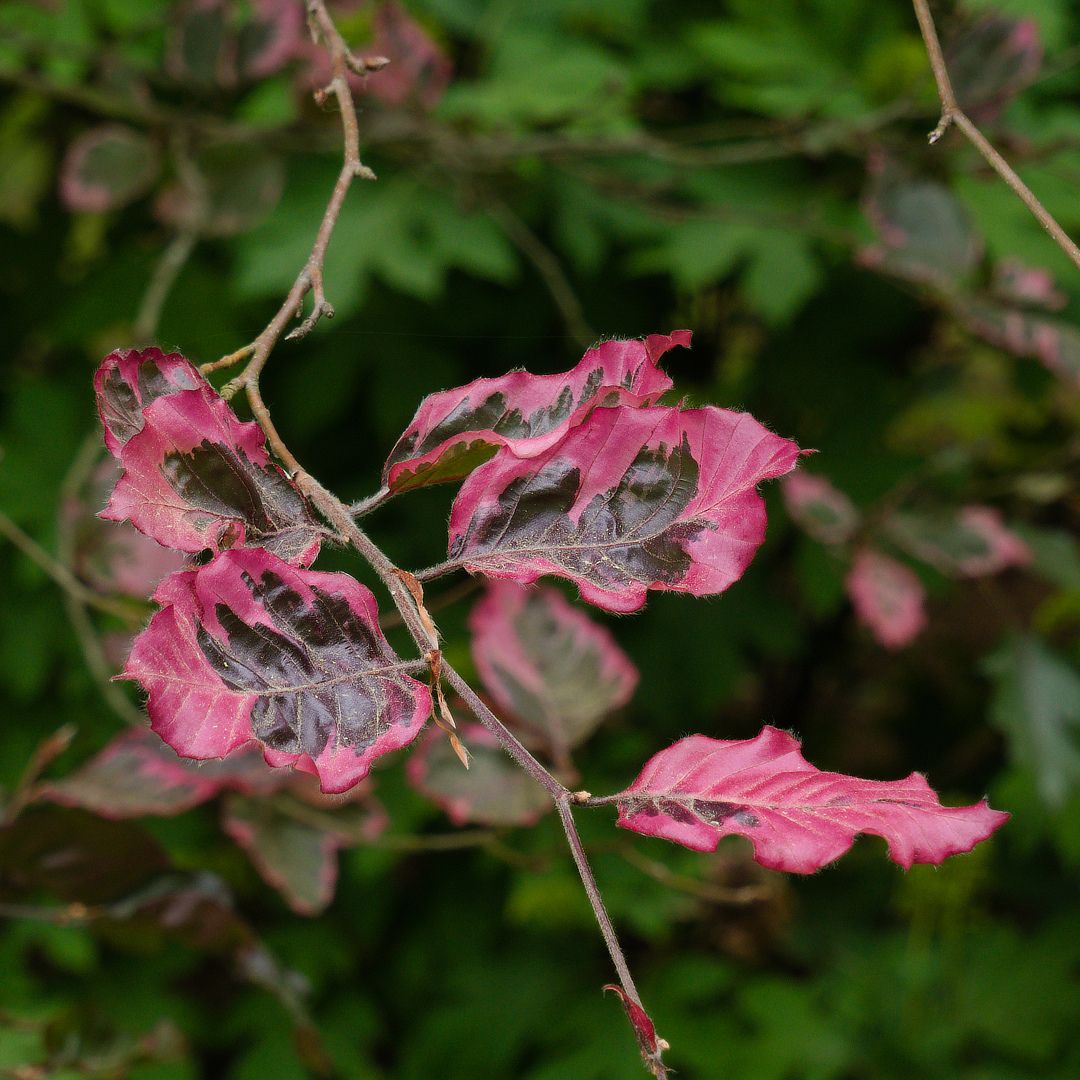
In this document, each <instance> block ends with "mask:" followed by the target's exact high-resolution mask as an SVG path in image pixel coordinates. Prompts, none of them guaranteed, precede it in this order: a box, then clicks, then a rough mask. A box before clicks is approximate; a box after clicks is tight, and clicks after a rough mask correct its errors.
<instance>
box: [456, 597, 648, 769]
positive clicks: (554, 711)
mask: <svg viewBox="0 0 1080 1080" xmlns="http://www.w3.org/2000/svg"><path fill="white" fill-rule="evenodd" d="M469 629H470V630H471V631H472V635H473V636H472V654H473V661H474V662H475V664H476V670H477V671H478V672H479V673H480V678H481V679H483V681H484V686H485V687H486V688H487V690H488V692H489V693H490V694H491V696H492V698H493V700H494V702H495V704H496V705H497V706H498V710H499V711H501V712H502V713H504V714H509V718H512V720H513V721H514V723H515V727H518V728H522V729H524V731H523V734H525V735H526V736H527V737H528V738H529V741H530V742H531V743H533V744H539V745H541V746H543V747H544V748H545V749H546V750H547V751H548V753H549V755H550V756H551V758H552V759H553V760H554V761H556V762H565V760H566V759H567V756H568V754H569V751H570V750H572V749H573V748H574V747H575V746H577V745H578V744H579V743H581V742H583V741H584V740H585V739H587V738H588V737H589V735H591V734H592V732H593V731H594V730H595V728H596V726H597V725H598V724H599V723H600V721H601V720H603V719H604V717H605V716H607V714H608V713H610V712H612V711H613V710H614V709H618V708H620V707H621V706H623V705H625V704H626V703H627V702H628V701H629V700H630V697H631V696H632V695H633V693H634V688H635V687H636V686H637V681H638V672H637V668H635V667H634V665H633V664H632V663H631V662H630V659H629V658H628V657H627V655H626V654H625V653H624V652H623V651H622V650H621V649H620V648H619V646H618V644H616V642H615V639H614V637H613V636H612V635H611V633H610V632H609V631H608V630H607V628H606V627H603V626H601V625H600V624H599V623H597V622H594V621H593V620H592V619H591V618H589V616H588V615H586V614H585V612H584V611H581V610H579V609H578V608H575V607H574V606H573V605H571V604H569V603H567V601H566V600H565V599H564V598H563V596H562V594H561V593H560V592H558V591H557V590H555V589H551V588H546V587H541V588H528V587H525V586H522V585H517V584H515V583H513V582H510V581H495V582H491V583H490V584H489V585H488V588H487V593H486V594H485V596H484V597H483V598H482V599H481V600H480V602H479V603H478V604H477V605H476V606H475V607H474V608H473V610H472V613H471V614H470V616H469Z"/></svg>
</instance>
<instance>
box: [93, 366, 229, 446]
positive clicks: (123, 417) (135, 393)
mask: <svg viewBox="0 0 1080 1080" xmlns="http://www.w3.org/2000/svg"><path fill="white" fill-rule="evenodd" d="M200 386H206V387H207V388H209V384H208V383H207V382H206V380H205V379H204V378H203V377H202V375H200V374H199V372H198V370H197V369H196V368H195V366H194V365H193V364H191V363H190V362H189V361H187V360H185V359H184V357H182V356H181V355H180V354H179V353H163V352H162V351H161V350H160V349H154V348H151V349H117V350H115V351H114V352H111V353H109V355H108V356H106V357H105V359H104V360H102V361H101V366H100V367H99V368H98V369H97V371H96V372H95V373H94V393H95V395H96V396H97V407H98V415H99V416H100V417H101V425H102V427H104V429H105V445H106V447H108V450H109V453H110V454H112V455H113V456H114V457H119V456H120V451H121V450H122V449H123V448H124V444H125V443H126V442H127V441H128V440H129V439H130V438H131V437H132V435H136V434H138V433H139V432H140V431H142V427H143V409H144V408H146V406H147V405H149V404H150V403H151V402H152V401H156V400H157V399H158V398H159V397H166V396H168V395H169V394H178V393H179V392H180V391H181V390H195V389H197V388H198V387H200Z"/></svg>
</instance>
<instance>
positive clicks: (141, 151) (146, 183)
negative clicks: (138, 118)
mask: <svg viewBox="0 0 1080 1080" xmlns="http://www.w3.org/2000/svg"><path fill="white" fill-rule="evenodd" d="M159 158H160V153H159V151H158V149H157V147H156V146H155V145H154V144H153V143H152V142H151V141H150V140H149V139H148V138H146V136H145V135H141V134H140V133H139V132H137V131H134V130H133V129H131V128H126V127H121V126H119V125H117V124H110V125H108V126H107V127H99V128H93V129H92V130H90V131H86V132H84V133H83V134H82V135H80V136H79V137H78V138H77V139H76V140H75V141H74V142H73V143H72V144H71V146H70V147H68V151H67V154H66V155H65V157H64V163H63V165H61V167H60V197H61V198H62V199H63V201H64V203H65V204H66V205H67V207H68V208H69V209H71V210H84V211H92V212H97V213H103V212H104V211H106V210H117V209H119V208H120V207H122V206H126V205H127V204H128V203H130V202H133V201H134V200H135V199H137V198H139V196H141V195H145V194H146V192H147V191H149V190H150V188H151V186H152V185H153V183H154V181H155V180H156V179H157V175H158V170H159Z"/></svg>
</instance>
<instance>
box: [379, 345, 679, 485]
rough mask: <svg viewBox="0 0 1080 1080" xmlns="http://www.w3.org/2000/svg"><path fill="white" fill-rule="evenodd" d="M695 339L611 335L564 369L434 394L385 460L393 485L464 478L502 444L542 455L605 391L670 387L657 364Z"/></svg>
mask: <svg viewBox="0 0 1080 1080" xmlns="http://www.w3.org/2000/svg"><path fill="white" fill-rule="evenodd" d="M677 345H681V346H683V347H685V348H689V346H690V331H688V330H675V331H674V332H672V333H671V334H670V335H665V334H653V335H652V336H650V337H647V338H645V340H644V341H640V340H630V341H605V342H603V343H602V344H600V345H597V346H595V347H594V348H592V349H590V350H589V351H588V352H587V353H585V355H584V356H583V357H582V358H581V360H580V361H579V362H578V364H577V365H576V366H575V367H573V368H571V370H570V371H566V372H563V373H562V374H561V375H530V374H529V373H528V372H527V371H513V372H511V373H510V374H509V375H503V376H500V377H499V378H497V379H477V380H475V381H474V382H471V383H469V384H468V385H467V386H460V387H457V388H456V389H454V390H443V391H441V392H439V393H437V394H430V395H429V396H428V397H426V398H424V400H423V401H422V402H421V403H420V408H419V409H417V411H416V415H415V416H414V417H413V419H412V422H411V423H410V424H409V426H408V427H407V428H406V429H405V432H404V434H403V435H402V436H401V438H400V439H398V442H397V445H396V446H395V447H394V449H393V450H392V451H391V452H390V457H389V458H388V459H387V462H386V465H385V466H384V467H383V483H384V484H386V485H387V486H388V487H389V488H390V490H391V491H410V490H412V489H413V488H418V487H423V486H425V485H427V484H441V483H445V482H447V481H450V480H460V479H461V478H462V477H464V476H467V475H468V474H469V473H470V472H471V471H472V470H473V469H474V468H476V467H477V466H478V465H480V464H482V463H483V462H485V461H487V460H488V459H489V458H491V457H492V456H493V455H494V454H495V453H496V451H497V450H498V449H499V448H500V447H503V446H506V447H509V449H511V450H512V451H513V453H514V454H515V455H516V456H517V457H521V458H531V457H536V456H537V455H538V454H542V453H543V452H544V451H545V450H547V449H549V448H550V447H551V446H553V445H554V444H555V443H557V442H558V441H559V439H561V438H562V437H563V436H564V435H565V434H566V432H567V431H568V430H569V429H570V428H571V427H572V426H573V425H574V424H575V423H577V422H578V421H579V420H580V419H581V418H582V417H583V416H584V415H585V413H587V412H588V410H589V408H590V407H591V406H592V405H594V404H596V403H597V402H598V401H599V400H601V399H602V398H603V397H605V396H606V395H605V394H604V391H610V390H615V389H617V390H621V391H625V392H627V393H628V394H632V395H634V397H637V398H642V399H644V400H643V404H652V403H654V402H655V401H656V400H657V399H658V398H659V397H660V395H661V394H663V393H664V392H665V391H666V390H669V389H670V388H671V379H669V378H668V376H667V375H665V374H664V372H663V371H661V370H660V368H659V367H658V366H657V364H658V361H659V359H660V357H662V356H663V355H664V353H666V352H667V351H668V350H669V349H673V348H675V347H676V346H677Z"/></svg>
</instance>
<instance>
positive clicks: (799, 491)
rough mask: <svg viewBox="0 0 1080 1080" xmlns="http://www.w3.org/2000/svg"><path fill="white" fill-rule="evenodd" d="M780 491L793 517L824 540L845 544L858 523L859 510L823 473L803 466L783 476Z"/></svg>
mask: <svg viewBox="0 0 1080 1080" xmlns="http://www.w3.org/2000/svg"><path fill="white" fill-rule="evenodd" d="M780 491H781V493H782V494H783V496H784V505H785V506H786V507H787V511H788V513H789V514H790V515H791V517H792V519H793V520H794V521H795V522H796V523H797V524H798V525H799V526H800V527H801V528H802V529H804V530H805V531H806V533H807V534H808V535H810V536H812V537H813V538H814V539H815V540H819V541H820V542H821V543H823V544H843V543H844V542H845V541H847V540H850V539H851V535H852V533H854V531H855V529H856V528H857V527H858V524H859V512H858V510H856V509H855V507H854V506H853V505H852V502H851V500H850V499H849V498H848V497H847V496H846V495H845V494H844V493H843V492H842V491H838V490H837V489H836V488H835V487H833V485H832V484H831V483H829V481H828V480H826V479H825V477H824V476H816V475H814V474H813V473H807V472H803V470H801V469H800V470H798V471H797V472H793V473H791V474H789V475H788V476H785V477H784V479H783V480H782V481H781V482H780Z"/></svg>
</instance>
